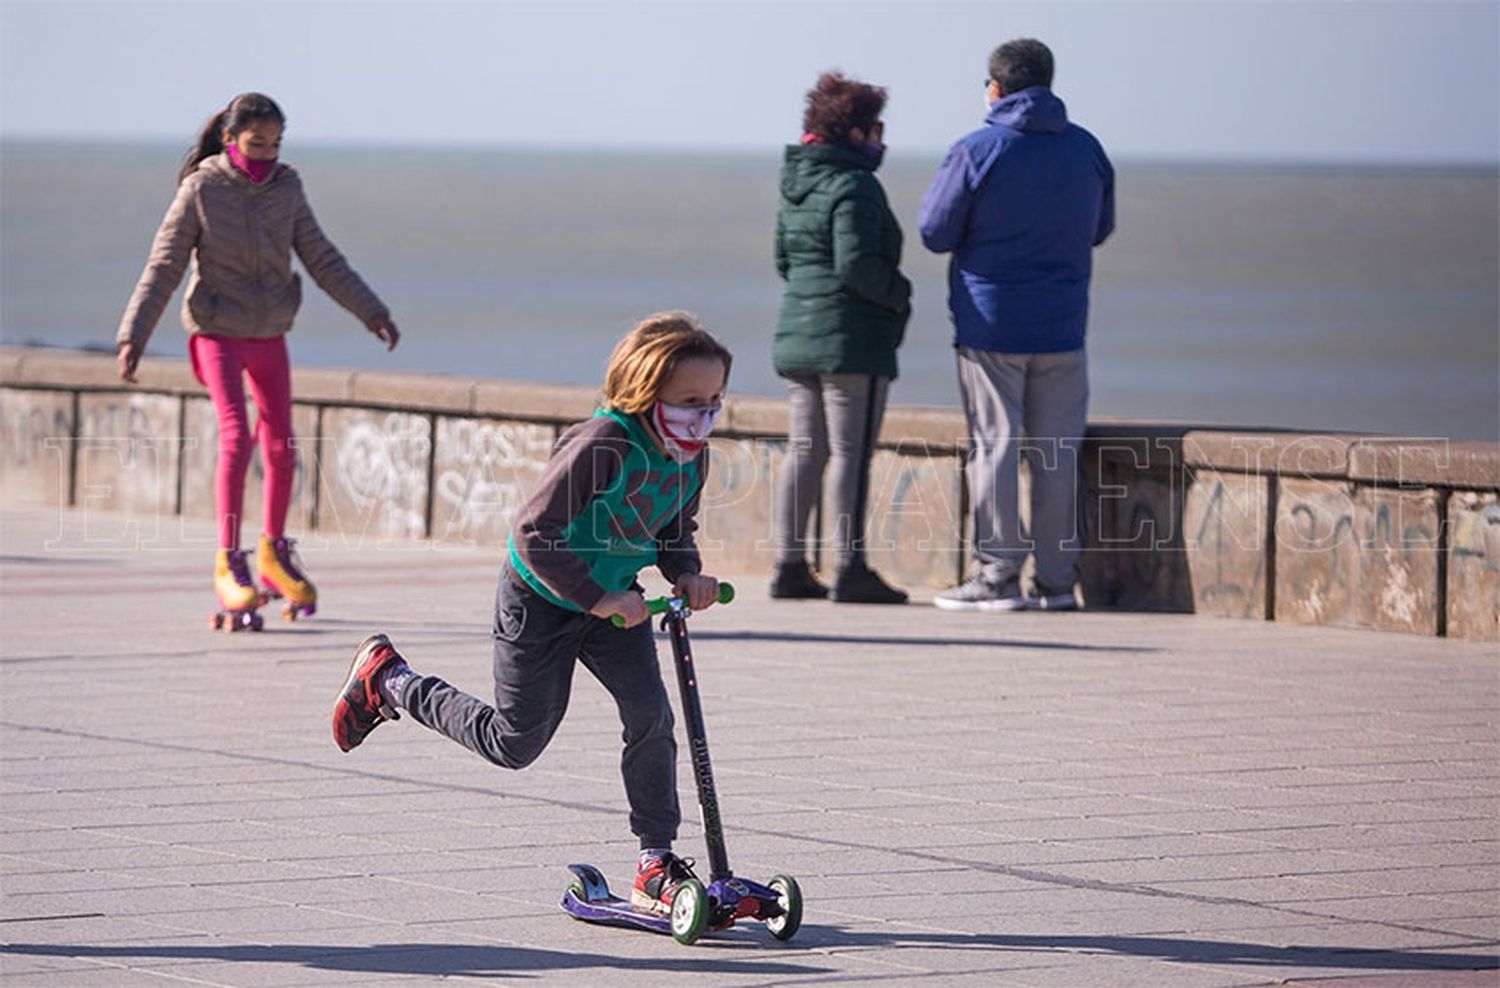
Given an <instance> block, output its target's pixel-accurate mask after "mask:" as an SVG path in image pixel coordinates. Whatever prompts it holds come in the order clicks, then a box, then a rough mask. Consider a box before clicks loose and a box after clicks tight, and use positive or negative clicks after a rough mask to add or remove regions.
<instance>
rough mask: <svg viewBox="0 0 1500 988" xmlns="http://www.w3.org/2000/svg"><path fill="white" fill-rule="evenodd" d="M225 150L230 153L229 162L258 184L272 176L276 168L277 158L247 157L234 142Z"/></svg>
mask: <svg viewBox="0 0 1500 988" xmlns="http://www.w3.org/2000/svg"><path fill="white" fill-rule="evenodd" d="M224 150H225V151H227V152H228V153H229V163H230V164H231V165H233V166H234V167H235V168H237V169H239V170H240V171H242V172H244V173H245V174H246V175H247V176H249V178H250V181H252V182H255V183H257V184H259V183H261V182H264V181H265V180H266V179H268V178H270V177H271V173H272V172H273V171H275V170H276V159H275V158H247V157H245V156H244V155H243V154H241V153H240V149H239V148H238V147H236V146H234V145H233V144H230V145H228V146H227V147H225V148H224Z"/></svg>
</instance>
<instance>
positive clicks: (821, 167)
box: [781, 144, 880, 203]
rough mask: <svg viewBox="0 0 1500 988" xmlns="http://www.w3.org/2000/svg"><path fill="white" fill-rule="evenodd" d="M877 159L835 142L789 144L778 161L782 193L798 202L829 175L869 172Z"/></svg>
mask: <svg viewBox="0 0 1500 988" xmlns="http://www.w3.org/2000/svg"><path fill="white" fill-rule="evenodd" d="M879 166H880V161H879V160H878V159H876V158H872V157H870V156H869V155H867V154H861V153H860V152H858V151H855V150H854V149H853V148H846V147H841V146H840V145H837V144H789V145H787V149H786V156H785V158H784V159H783V160H782V165H781V194H782V195H783V196H785V197H786V199H787V201H789V202H793V203H800V202H802V200H804V199H806V198H807V196H808V194H809V193H811V192H812V190H813V189H815V188H817V187H818V186H819V185H821V184H822V183H823V182H824V181H826V180H827V179H829V178H830V177H832V176H834V175H838V174H842V173H844V172H854V171H866V172H872V171H874V170H875V169H876V168H878V167H879Z"/></svg>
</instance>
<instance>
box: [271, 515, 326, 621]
mask: <svg viewBox="0 0 1500 988" xmlns="http://www.w3.org/2000/svg"><path fill="white" fill-rule="evenodd" d="M295 545H296V543H294V542H293V541H292V540H291V539H273V538H271V537H270V536H269V535H262V536H261V537H260V546H259V547H258V548H257V549H256V550H255V568H256V569H257V570H259V571H260V583H261V586H262V587H264V588H265V594H266V598H267V599H268V600H269V599H272V598H281V599H284V600H285V601H286V603H285V604H283V605H282V606H281V616H282V617H283V618H285V619H286V620H288V621H295V620H297V616H298V615H299V614H305V615H307V616H308V617H312V616H313V615H314V614H316V613H318V588H317V587H315V586H313V584H312V581H311V580H309V579H308V578H307V577H306V576H305V575H304V574H303V572H302V570H301V568H300V567H299V566H298V565H297V560H296V558H295V556H294V554H293V547H294V546H295Z"/></svg>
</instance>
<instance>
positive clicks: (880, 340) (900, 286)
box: [772, 144, 911, 378]
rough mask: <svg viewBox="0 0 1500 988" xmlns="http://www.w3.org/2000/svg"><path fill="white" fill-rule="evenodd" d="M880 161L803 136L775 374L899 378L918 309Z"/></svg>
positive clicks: (782, 250) (787, 231)
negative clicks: (900, 358) (899, 354)
mask: <svg viewBox="0 0 1500 988" xmlns="http://www.w3.org/2000/svg"><path fill="white" fill-rule="evenodd" d="M879 165H880V162H879V160H878V159H875V158H871V157H870V156H869V155H866V154H862V153H860V152H859V151H855V150H852V149H850V148H846V147H839V146H837V145H833V144H794V145H792V146H790V147H788V148H787V149H786V159H785V161H784V163H783V164H782V170H781V209H780V211H779V212H778V213H777V215H776V271H777V273H778V274H780V275H781V277H782V278H783V279H784V280H785V281H786V291H785V293H784V294H783V295H782V298H781V314H780V317H779V318H778V319H777V323H776V340H775V343H774V345H773V347H772V359H773V361H774V363H775V367H776V373H778V374H781V375H782V376H787V375H791V374H874V375H877V376H879V377H889V378H894V377H895V376H896V348H897V347H898V346H900V345H901V338H902V337H903V336H904V335H905V333H906V321H907V319H908V318H909V317H910V316H911V282H910V281H908V280H907V279H906V277H905V276H904V275H903V274H902V273H901V271H900V270H899V265H900V263H901V227H900V226H899V225H898V224H897V223H896V217H895V215H894V214H893V213H892V212H891V207H890V206H889V205H888V204H887V202H886V198H885V190H884V189H882V188H881V187H880V182H879V181H878V180H877V179H876V178H875V169H876V168H877V167H879Z"/></svg>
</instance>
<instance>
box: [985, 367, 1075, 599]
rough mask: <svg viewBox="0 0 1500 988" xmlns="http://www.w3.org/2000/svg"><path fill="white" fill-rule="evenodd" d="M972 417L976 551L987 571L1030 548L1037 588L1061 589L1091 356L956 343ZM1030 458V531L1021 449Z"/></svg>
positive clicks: (1013, 570) (1069, 568)
mask: <svg viewBox="0 0 1500 988" xmlns="http://www.w3.org/2000/svg"><path fill="white" fill-rule="evenodd" d="M958 382H959V387H960V389H961V391H962V392H963V402H964V414H965V415H966V416H967V417H968V421H969V451H968V453H969V455H968V463H967V464H966V466H965V476H966V479H967V480H968V484H969V499H970V514H971V520H972V523H973V528H972V531H973V535H974V558H975V560H976V562H977V563H978V565H979V568H980V569H981V571H982V572H983V573H984V575H985V576H986V577H987V578H988V579H990V580H1004V579H1008V578H1010V577H1014V576H1017V575H1019V574H1020V572H1021V567H1022V565H1023V564H1024V563H1025V561H1026V557H1027V555H1028V554H1031V553H1034V554H1035V556H1036V582H1037V589H1038V590H1039V591H1040V592H1043V593H1047V592H1051V593H1066V592H1067V591H1069V590H1071V589H1073V584H1074V582H1075V581H1076V580H1077V575H1078V552H1079V549H1080V547H1081V541H1082V540H1081V538H1080V534H1079V528H1078V516H1079V510H1078V508H1079V495H1080V493H1081V485H1080V482H1079V448H1080V446H1081V445H1082V436H1083V432H1084V427H1085V425H1086V424H1087V420H1088V401H1089V379H1088V359H1087V355H1086V353H1085V351H1084V350H1082V349H1078V350H1071V351H1068V352H1065V353H996V352H993V351H989V350H973V349H970V348H968V347H959V348H958ZM1023 453H1024V454H1025V456H1026V459H1027V462H1028V464H1029V465H1030V467H1031V531H1030V533H1029V535H1028V533H1027V532H1026V531H1024V530H1023V528H1022V525H1021V512H1020V457H1021V455H1022V454H1023Z"/></svg>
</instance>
